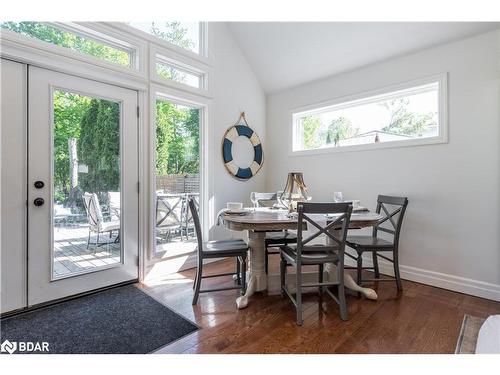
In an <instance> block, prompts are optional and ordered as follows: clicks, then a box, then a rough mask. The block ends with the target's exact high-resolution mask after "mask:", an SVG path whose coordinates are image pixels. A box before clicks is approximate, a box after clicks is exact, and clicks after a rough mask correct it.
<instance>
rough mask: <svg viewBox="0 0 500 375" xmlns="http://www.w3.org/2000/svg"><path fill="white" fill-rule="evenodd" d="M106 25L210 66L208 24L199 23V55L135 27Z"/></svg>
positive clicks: (122, 24) (115, 23) (116, 24)
mask: <svg viewBox="0 0 500 375" xmlns="http://www.w3.org/2000/svg"><path fill="white" fill-rule="evenodd" d="M106 24H107V25H109V26H111V27H113V28H115V29H117V30H120V31H121V32H125V33H127V34H131V35H135V36H136V37H138V38H140V39H142V40H146V41H147V42H149V43H151V44H152V45H156V46H157V47H160V48H165V49H167V50H169V51H171V52H173V53H176V54H180V55H184V56H186V57H188V58H191V59H193V60H196V61H198V62H200V63H202V64H206V65H212V64H213V61H212V56H211V55H210V53H209V48H208V33H209V31H208V29H209V27H208V23H207V22H200V41H199V43H200V53H199V54H198V53H196V52H193V51H190V50H188V49H185V48H182V47H179V46H176V45H175V44H172V43H169V42H167V41H166V40H163V39H160V38H157V37H155V36H153V35H151V34H149V33H147V32H145V31H142V30H139V29H136V28H135V27H132V26H129V25H127V24H124V23H121V22H107V23H106Z"/></svg>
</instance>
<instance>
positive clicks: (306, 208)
mask: <svg viewBox="0 0 500 375" xmlns="http://www.w3.org/2000/svg"><path fill="white" fill-rule="evenodd" d="M297 212H298V214H299V217H298V228H297V262H300V257H301V255H302V252H307V251H308V250H318V249H320V250H321V251H331V252H336V253H337V254H338V256H339V260H340V261H341V262H342V264H343V263H344V250H345V241H346V237H347V230H348V229H349V222H350V220H351V213H352V205H351V204H349V203H311V202H298V203H297ZM315 214H320V215H325V216H322V217H323V218H324V220H322V221H321V222H320V221H319V220H318V219H316V220H315V219H314V218H312V217H311V215H315ZM329 214H330V215H331V216H326V215H329ZM305 223H307V224H308V225H312V226H313V227H315V228H316V229H317V232H315V233H313V234H312V235H310V236H308V237H307V238H303V236H302V235H303V228H304V224H305ZM322 234H324V235H325V236H326V237H327V238H329V239H330V240H331V241H330V243H329V244H325V245H309V243H310V242H311V241H312V240H314V239H315V238H316V237H318V236H320V235H322Z"/></svg>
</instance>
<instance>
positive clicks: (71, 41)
mask: <svg viewBox="0 0 500 375" xmlns="http://www.w3.org/2000/svg"><path fill="white" fill-rule="evenodd" d="M0 27H1V28H3V29H8V30H11V31H15V32H16V33H19V34H22V35H24V36H28V37H31V38H35V39H39V40H42V41H44V42H47V43H51V44H55V45H57V46H61V47H66V48H68V49H70V50H72V51H76V52H80V53H84V54H87V55H91V56H94V57H97V58H99V59H101V60H105V61H109V62H112V63H114V64H118V65H123V66H128V67H131V66H132V63H131V61H132V59H131V55H130V52H129V51H124V50H121V49H118V48H115V47H112V46H109V45H106V44H103V43H101V42H97V41H95V40H92V39H91V38H87V37H83V36H81V35H77V34H74V33H71V32H68V31H65V30H62V29H59V28H57V27H54V26H52V25H48V24H45V23H41V22H2V23H0Z"/></svg>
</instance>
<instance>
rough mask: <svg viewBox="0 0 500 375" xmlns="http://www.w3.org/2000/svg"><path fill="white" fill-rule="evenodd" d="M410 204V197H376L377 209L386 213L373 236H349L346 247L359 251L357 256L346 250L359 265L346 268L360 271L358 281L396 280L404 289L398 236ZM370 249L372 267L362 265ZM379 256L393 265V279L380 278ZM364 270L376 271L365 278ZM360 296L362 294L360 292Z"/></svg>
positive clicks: (399, 287) (400, 288)
mask: <svg viewBox="0 0 500 375" xmlns="http://www.w3.org/2000/svg"><path fill="white" fill-rule="evenodd" d="M407 206H408V198H406V197H394V196H388V195H379V196H378V198H377V208H376V212H377V213H378V214H383V215H384V217H383V218H382V219H381V220H380V221H379V222H378V223H377V225H375V226H374V227H373V231H372V235H371V236H366V235H365V236H363V235H357V236H347V246H348V247H350V248H352V249H354V250H355V251H356V255H352V254H350V253H349V252H346V256H348V257H350V258H352V259H354V260H355V261H356V267H350V266H349V267H345V268H346V269H355V270H357V283H358V285H359V284H362V283H365V282H374V281H396V285H397V288H398V290H399V291H400V290H403V284H402V283H401V275H400V273H399V254H398V252H399V235H400V233H401V226H402V225H403V217H404V214H405V211H406V207H407ZM379 232H383V233H388V234H389V235H391V236H392V240H386V239H384V238H381V237H380V235H379ZM365 252H371V253H372V259H373V266H372V267H363V253H365ZM381 252H392V259H391V258H388V257H386V256H384V255H382V254H380V253H381ZM378 257H380V258H383V259H385V260H387V261H389V262H391V263H393V266H394V278H389V279H385V278H384V279H382V278H380V271H379V267H378ZM363 270H373V272H374V274H375V278H374V279H363V277H362V273H363ZM358 296H360V294H359V293H358Z"/></svg>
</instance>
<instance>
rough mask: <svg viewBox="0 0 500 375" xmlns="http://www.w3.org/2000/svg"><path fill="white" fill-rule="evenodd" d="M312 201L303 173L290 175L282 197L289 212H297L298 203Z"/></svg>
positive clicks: (281, 199)
mask: <svg viewBox="0 0 500 375" xmlns="http://www.w3.org/2000/svg"><path fill="white" fill-rule="evenodd" d="M310 199H311V197H309V192H308V191H307V186H306V184H305V183H304V177H303V175H302V172H291V173H288V177H287V180H286V185H285V189H284V190H283V193H282V194H281V196H280V201H281V202H282V203H283V205H285V206H286V207H287V208H288V211H289V212H295V211H297V202H305V201H308V200H310Z"/></svg>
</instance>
